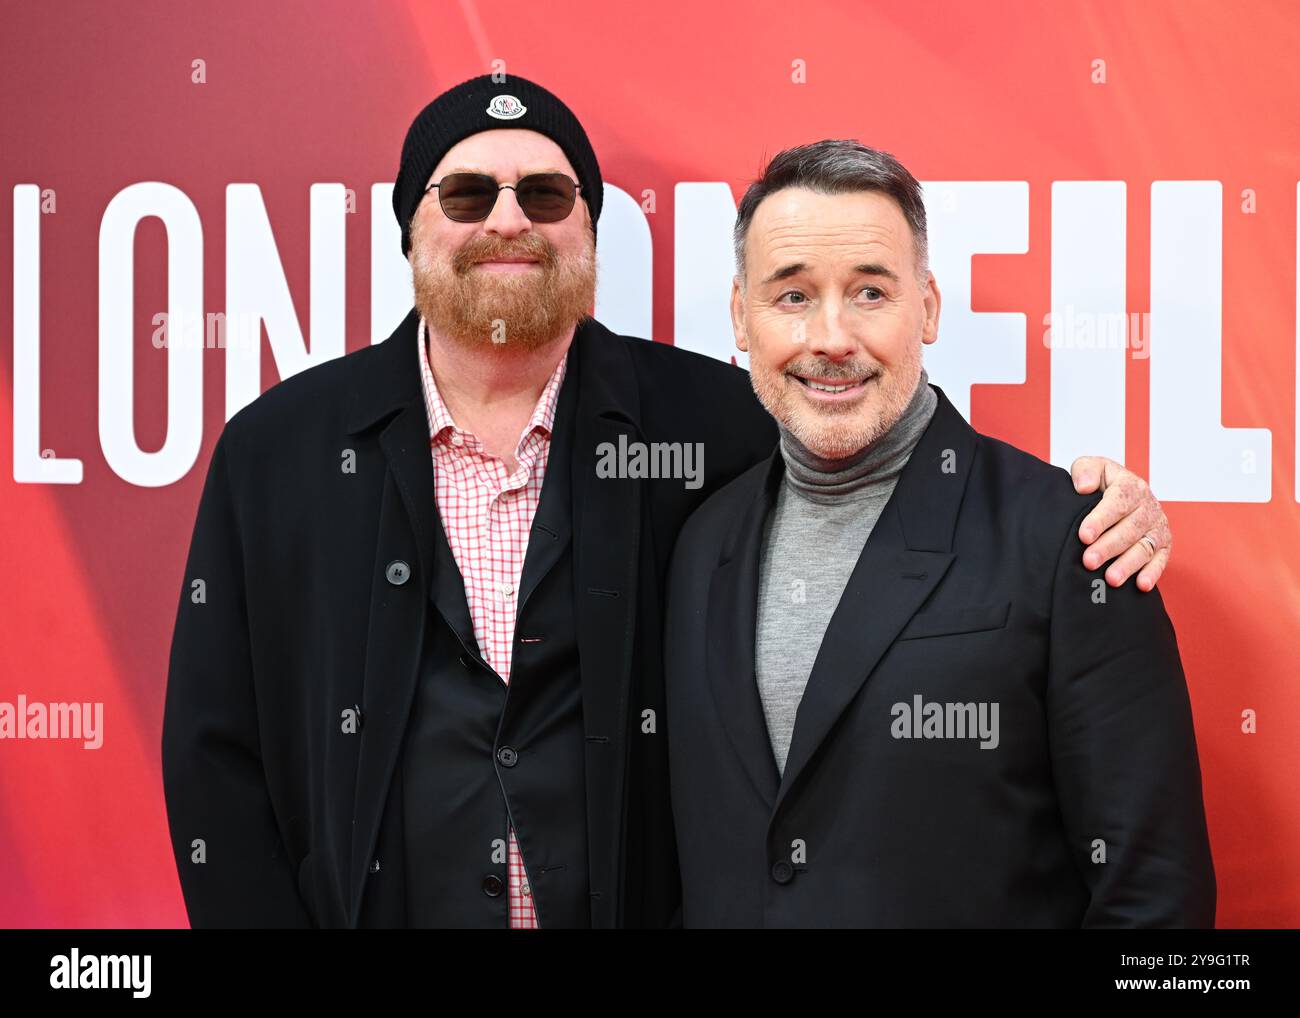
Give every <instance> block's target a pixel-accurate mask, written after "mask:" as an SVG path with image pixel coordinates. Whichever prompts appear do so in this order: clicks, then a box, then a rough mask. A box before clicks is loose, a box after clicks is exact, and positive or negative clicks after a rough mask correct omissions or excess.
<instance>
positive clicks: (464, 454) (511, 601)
mask: <svg viewBox="0 0 1300 1018" xmlns="http://www.w3.org/2000/svg"><path fill="white" fill-rule="evenodd" d="M424 337H425V330H424V320H423V319H421V320H420V343H419V347H420V376H421V378H423V379H424V405H425V409H426V410H428V413H429V444H430V446H431V448H432V450H433V480H434V497H435V499H436V500H437V503H438V514H439V515H440V516H441V517H442V526H443V530H444V531H446V534H447V543H448V544H450V545H451V553H452V555H453V556H454V557H455V559H456V565H457V566H458V567H459V568H460V575H461V578H462V579H463V580H464V582H465V599H466V601H468V602H469V614H470V618H471V619H472V620H473V622H474V637H475V639H476V640H478V646H479V652H480V653H481V654H482V655H483V660H484V661H486V662H487V663H488V664H489V665H490V666H491V667H492V668H494V669H495V670H496V673H497V674H498V675H499V676H500V677H501V680H502V681H503V682H506V683H508V682H509V681H510V658H511V653H512V651H513V650H514V638H515V609H516V607H517V605H516V594H517V592H518V590H519V578H520V576H521V574H522V573H523V571H524V553H525V552H526V551H527V550H528V532H529V530H530V529H531V528H532V525H533V515H534V514H535V513H536V512H537V505H538V503H539V502H540V501H541V497H542V478H543V477H544V476H545V474H546V458H547V456H548V454H549V453H550V451H551V427H552V425H553V424H554V421H555V403H556V398H557V396H558V395H559V392H560V383H561V382H562V381H563V380H564V366H565V358H561V359H560V363H559V364H558V365H557V366H556V368H555V371H554V372H553V373H552V375H551V377H550V380H549V381H548V382H547V383H546V386H545V388H543V389H542V395H541V398H540V399H538V401H537V407H536V409H534V410H533V415H532V417H531V418H529V420H528V424H527V425H526V426H525V427H524V431H523V434H522V435H520V436H519V444H518V445H517V446H516V448H515V461H516V463H517V464H518V465H517V466H516V467H515V470H514V472H513V473H508V472H507V471H506V467H505V464H504V463H503V462H502V461H501V460H500V459H498V458H497V457H495V456H489V455H488V454H487V453H486V452H484V451H483V443H482V442H481V441H479V439H478V438H476V437H475V436H474V435H472V434H470V433H469V432H468V431H465V430H463V429H462V428H458V427H457V426H456V422H455V421H453V420H452V419H451V414H450V412H449V411H448V410H447V406H446V404H445V403H443V401H442V397H441V396H440V395H439V394H438V386H437V385H436V384H435V383H434V379H433V372H432V371H431V370H430V369H429V357H428V353H427V352H426V350H425V345H424V343H425V338H424ZM507 853H508V855H507V863H508V865H507V869H508V872H509V883H510V925H511V927H514V928H520V929H534V928H536V927H537V912H536V910H535V909H534V908H533V899H532V893H531V892H530V890H529V887H528V874H527V872H526V871H525V869H524V860H523V855H522V853H521V852H520V851H519V842H518V841H517V840H516V839H515V831H514V828H513V827H509V843H508V847H507Z"/></svg>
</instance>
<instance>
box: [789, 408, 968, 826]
mask: <svg viewBox="0 0 1300 1018" xmlns="http://www.w3.org/2000/svg"><path fill="white" fill-rule="evenodd" d="M933 388H934V390H935V393H936V395H937V396H938V400H939V402H938V406H937V407H936V409H935V412H934V417H933V418H932V419H931V421H930V424H929V426H928V427H927V428H926V430H925V433H924V434H923V435H922V436H921V439H920V441H919V442H918V443H917V447H916V449H915V450H913V453H912V455H911V457H910V458H909V459H908V461H907V465H906V466H905V467H904V468H903V472H902V474H901V475H900V476H899V479H898V483H897V485H896V486H895V488H894V493H893V495H892V496H891V497H890V499H889V502H888V503H887V504H886V505H885V508H884V511H883V512H882V513H881V516H880V519H879V520H878V521H877V522H876V526H875V527H874V528H873V530H872V532H871V536H870V537H869V538H868V539H867V543H866V545H865V547H864V548H863V549H862V554H861V555H860V556H859V557H858V561H857V564H856V565H855V566H854V569H853V572H852V574H851V575H850V576H849V581H848V584H847V585H846V586H845V588H844V593H843V594H842V595H841V597H840V601H839V604H838V605H837V606H836V608H835V612H834V614H833V615H832V616H831V621H830V624H829V626H828V627H827V629H826V635H825V636H824V637H823V639H822V644H821V648H820V649H819V650H818V652H817V659H816V661H815V662H814V664H813V669H812V674H811V675H809V677H808V684H807V686H806V687H805V689H804V694H803V699H802V700H801V701H800V703H799V710H798V713H797V714H796V717H795V726H794V732H793V735H792V739H791V743H790V753H789V755H788V757H787V758H786V766H785V772H784V774H783V775H782V778H781V786H780V791H779V792H778V794H777V799H776V807H775V809H774V811H773V815H774V816H775V813H776V811H779V810H780V808H781V804H782V802H784V800H785V797H786V796H787V794H789V792H790V789H791V788H792V787H793V786H794V785H795V784H796V783H797V782H798V780H799V777H800V774H801V773H802V772H803V771H804V769H805V768H806V767H807V765H808V763H809V761H810V760H811V759H812V758H813V756H814V754H816V752H817V749H818V748H819V747H820V746H821V744H822V742H823V741H824V740H825V739H826V737H827V735H828V734H829V733H830V731H831V729H832V727H833V726H834V725H835V722H836V721H837V720H838V719H839V717H840V715H841V714H842V713H843V712H844V710H845V708H846V707H847V706H848V704H849V703H850V702H851V701H852V700H853V698H854V697H855V696H857V694H858V691H859V690H860V689H861V688H862V686H863V684H864V683H866V682H867V680H868V678H869V676H870V674H871V672H872V671H873V670H874V669H875V667H876V665H877V664H878V663H879V661H880V659H881V658H882V657H883V656H884V655H885V652H886V651H888V650H889V648H890V646H891V645H892V644H893V642H894V639H895V637H897V636H898V634H899V633H900V632H901V631H902V629H903V627H904V626H906V625H907V623H908V622H909V621H910V620H911V618H912V616H913V615H915V614H916V612H917V610H918V609H919V608H920V607H921V605H922V604H924V603H925V601H926V599H927V598H928V597H929V596H930V595H931V593H933V592H934V589H935V588H936V587H937V586H938V585H939V582H940V581H941V580H942V579H943V577H944V574H945V573H946V572H947V571H948V568H949V567H950V566H951V565H952V562H953V559H954V558H955V557H956V556H955V555H953V553H952V536H953V530H954V528H955V527H956V523H957V513H958V510H959V508H960V506H961V499H962V495H963V493H964V492H965V489H966V480H967V478H968V477H969V476H970V469H971V463H972V461H973V459H974V457H975V455H976V450H977V447H978V435H977V434H976V432H975V431H974V430H973V429H972V428H971V427H970V425H969V424H967V423H966V422H965V421H964V420H963V419H962V417H961V415H960V414H959V413H958V412H957V411H956V409H954V408H953V406H952V404H951V403H950V402H949V401H948V399H947V397H946V396H945V395H944V394H943V390H941V389H940V388H939V387H938V386H934V387H933Z"/></svg>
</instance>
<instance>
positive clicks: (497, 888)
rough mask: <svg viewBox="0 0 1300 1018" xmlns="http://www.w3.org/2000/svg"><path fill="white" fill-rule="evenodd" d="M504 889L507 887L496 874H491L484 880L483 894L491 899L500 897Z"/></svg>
mask: <svg viewBox="0 0 1300 1018" xmlns="http://www.w3.org/2000/svg"><path fill="white" fill-rule="evenodd" d="M504 887H505V885H504V884H503V883H502V881H501V878H500V877H499V876H497V875H496V874H495V873H489V874H488V875H487V876H486V877H484V878H483V893H484V894H486V895H487V896H488V897H489V898H498V897H500V896H501V891H502V890H503V889H504Z"/></svg>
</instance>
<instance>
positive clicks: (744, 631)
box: [705, 448, 783, 809]
mask: <svg viewBox="0 0 1300 1018" xmlns="http://www.w3.org/2000/svg"><path fill="white" fill-rule="evenodd" d="M782 473H783V467H782V460H781V453H780V449H779V448H778V449H777V450H776V451H775V452H773V453H772V456H771V458H770V459H769V460H768V465H767V469H766V470H765V471H763V473H762V476H761V478H760V483H759V485H758V487H757V489H756V490H755V492H754V497H753V499H752V500H751V501H750V503H749V507H748V510H747V511H746V513H745V515H744V517H743V518H742V519H741V520H740V522H739V523H738V525H737V527H736V529H735V531H733V534H732V539H731V542H730V544H729V546H728V547H727V548H726V549H725V550H724V551H723V555H722V560H721V561H720V563H719V564H718V567H717V568H716V569H715V570H714V573H713V578H712V581H711V582H710V584H709V613H708V620H707V623H706V627H705V632H706V633H707V634H708V635H707V637H706V642H707V650H706V652H705V653H706V658H707V663H708V680H709V688H710V690H711V691H712V694H713V701H714V706H715V708H716V710H717V716H718V718H719V719H720V720H721V723H722V728H723V731H725V732H726V734H727V738H728V740H729V741H730V742H731V745H732V748H733V749H734V750H735V751H736V754H737V756H739V757H740V761H741V763H742V764H743V765H744V768H745V772H746V773H747V774H748V775H749V779H750V781H751V782H752V783H753V785H754V789H755V791H757V792H758V794H759V795H760V796H761V797H762V799H763V801H764V802H765V803H766V804H767V807H768V809H771V808H772V805H773V803H774V801H775V799H776V792H777V785H778V782H779V781H780V773H779V772H778V771H777V767H776V758H775V757H774V756H773V754H772V742H771V739H770V738H769V737H768V732H767V721H766V720H765V718H764V715H763V704H762V701H761V700H760V699H759V695H758V683H757V676H756V673H755V669H754V640H755V634H756V625H757V614H758V573H759V558H760V556H761V554H762V544H763V527H764V523H765V522H766V520H767V517H768V515H769V514H770V513H771V511H772V508H773V506H774V505H775V501H776V490H777V486H778V485H779V484H780V483H781V477H782Z"/></svg>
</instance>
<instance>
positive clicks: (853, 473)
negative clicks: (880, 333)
mask: <svg viewBox="0 0 1300 1018" xmlns="http://www.w3.org/2000/svg"><path fill="white" fill-rule="evenodd" d="M938 402H939V400H938V397H937V396H935V394H934V390H933V389H931V388H930V384H929V377H928V376H927V375H926V372H925V368H921V377H920V379H919V380H918V381H917V384H916V391H915V392H914V393H913V394H912V399H911V400H910V402H909V403H908V404H907V408H906V409H905V410H904V411H903V415H902V416H901V417H899V419H898V420H897V421H896V422H895V423H894V426H893V427H891V428H890V429H889V430H888V431H886V432H885V433H884V434H883V435H881V436H880V438H878V439H876V441H874V442H872V443H871V444H870V445H867V446H865V447H863V448H862V449H859V450H858V451H857V452H855V453H852V454H851V455H849V456H846V457H844V458H843V459H825V458H823V457H821V456H818V455H817V454H816V453H814V452H811V451H810V450H809V449H807V448H806V447H805V446H804V445H802V444H801V443H800V442H799V440H798V439H796V438H795V437H794V436H793V435H792V434H790V432H788V431H787V430H786V429H785V428H784V426H781V425H779V424H778V427H779V428H780V431H781V458H782V459H783V460H785V484H786V485H787V486H788V487H789V488H790V489H791V490H793V491H794V492H795V493H797V494H798V495H800V496H801V497H803V498H807V499H808V500H810V501H813V502H827V501H838V500H840V499H843V498H844V497H845V496H850V497H866V496H867V495H869V494H870V493H871V491H872V490H873V489H874V488H875V487H876V486H877V485H879V484H885V483H892V482H893V481H895V480H896V479H897V477H898V475H899V473H901V472H902V469H903V467H904V466H905V465H906V463H907V460H908V457H909V456H911V454H912V450H913V449H914V448H915V447H916V443H917V442H918V441H920V438H921V435H922V434H923V433H924V431H925V429H926V427H927V425H929V423H930V418H931V417H932V416H933V415H934V410H935V407H936V406H937V405H938Z"/></svg>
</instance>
